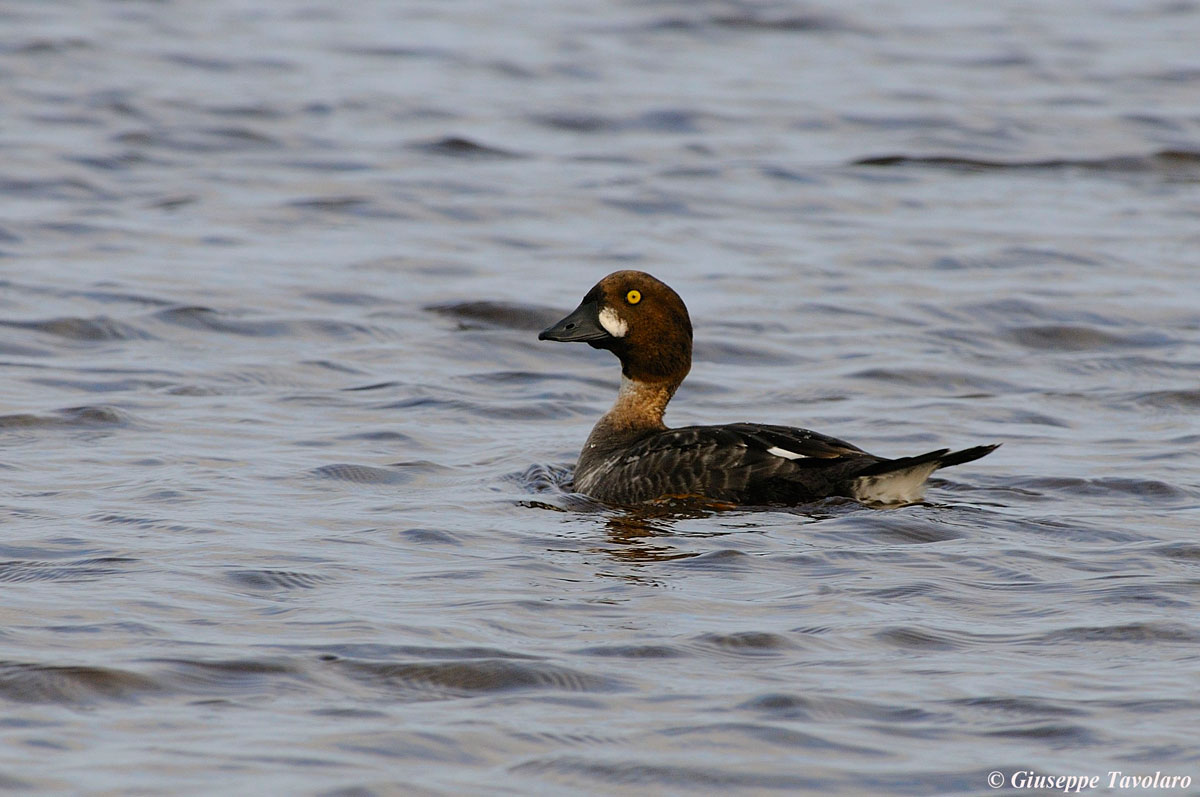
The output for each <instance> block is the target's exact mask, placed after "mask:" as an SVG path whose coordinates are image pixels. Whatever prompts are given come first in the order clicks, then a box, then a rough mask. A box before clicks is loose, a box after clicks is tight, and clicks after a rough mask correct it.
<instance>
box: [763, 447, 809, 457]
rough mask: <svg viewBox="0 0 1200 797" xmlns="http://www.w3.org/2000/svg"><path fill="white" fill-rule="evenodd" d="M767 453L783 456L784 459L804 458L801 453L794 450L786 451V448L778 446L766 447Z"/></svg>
mask: <svg viewBox="0 0 1200 797" xmlns="http://www.w3.org/2000/svg"><path fill="white" fill-rule="evenodd" d="M767 453H768V454H774V455H775V456H777V457H783V458H784V459H805V456H804V455H803V454H797V453H796V452H795V451H788V450H787V449H786V448H780V447H779V446H771V447H770V448H768V449H767Z"/></svg>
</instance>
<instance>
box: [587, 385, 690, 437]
mask: <svg viewBox="0 0 1200 797" xmlns="http://www.w3.org/2000/svg"><path fill="white" fill-rule="evenodd" d="M677 387H679V386H678V385H677V384H672V383H670V382H641V381H638V380H636V379H630V378H629V377H628V376H625V375H624V374H622V375H621V389H620V391H618V393H617V400H616V402H614V403H613V406H612V409H611V410H609V411H608V414H606V415H605V416H604V417H605V418H606V419H608V420H609V421H610V423H611V424H612V426H613V427H614V428H616V429H621V430H624V429H628V430H630V431H648V430H652V429H653V430H657V429H666V428H667V427H666V426H665V425H664V424H663V420H662V419H663V413H664V412H666V409H667V403H668V402H669V401H670V400H671V396H673V395H675V389H676V388H677Z"/></svg>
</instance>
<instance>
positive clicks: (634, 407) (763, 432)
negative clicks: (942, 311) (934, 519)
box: [538, 271, 996, 505]
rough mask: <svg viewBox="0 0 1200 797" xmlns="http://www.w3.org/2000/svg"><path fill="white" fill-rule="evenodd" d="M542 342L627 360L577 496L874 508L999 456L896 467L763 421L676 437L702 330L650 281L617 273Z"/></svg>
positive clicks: (931, 456)
mask: <svg viewBox="0 0 1200 797" xmlns="http://www.w3.org/2000/svg"><path fill="white" fill-rule="evenodd" d="M538 338H539V339H540V340H555V341H565V342H584V343H587V344H589V345H591V346H592V347H594V348H602V349H608V350H610V351H612V352H613V353H614V354H615V355H616V356H617V357H618V359H620V361H621V372H622V378H621V389H620V391H619V393H618V395H617V400H616V403H615V404H614V405H613V407H612V409H611V410H609V411H608V412H607V413H606V414H605V415H604V416H603V417H602V418H601V419H600V420H599V421H598V422H597V423H596V426H595V427H594V428H593V429H592V432H591V434H590V435H589V436H588V439H587V442H586V443H584V446H583V450H582V451H581V452H580V455H579V461H578V462H577V464H576V466H575V477H574V489H575V490H576V491H577V492H580V493H583V494H585V495H588V496H590V497H592V498H595V499H597V500H599V501H603V502H605V503H610V504H622V505H635V504H642V503H647V502H652V501H659V500H666V499H673V498H681V499H700V500H705V501H711V502H721V503H729V504H739V505H781V504H782V505H795V504H802V503H807V502H810V501H815V500H818V499H821V498H826V497H829V496H845V497H848V498H854V499H856V500H859V501H863V502H865V503H870V504H904V503H912V502H915V501H920V500H921V499H922V498H923V497H924V488H925V482H926V480H927V479H928V477H929V475H930V474H931V473H933V472H934V471H935V470H937V469H938V468H944V467H948V466H950V465H958V464H961V463H964V462H970V461H971V460H974V459H978V458H979V457H982V456H984V455H986V454H988V453H990V452H991V451H993V450H994V449H995V448H996V446H994V445H985V446H975V447H973V448H967V449H963V450H961V451H955V452H951V451H950V450H949V449H939V450H937V451H930V452H927V453H924V454H920V455H917V456H912V457H901V458H899V459H886V458H884V457H878V456H875V455H873V454H869V453H867V452H866V451H864V450H862V449H861V448H859V447H857V446H855V445H851V444H850V443H847V442H844V441H842V440H838V439H836V438H833V437H829V436H827V435H823V434H819V433H817V432H813V431H810V430H808V429H798V428H793V427H789V426H777V425H770V424H758V423H730V424H723V425H719V426H685V427H681V428H677V429H670V428H668V427H667V426H666V425H665V424H664V423H663V421H662V417H663V412H664V411H665V410H666V407H667V403H668V402H669V401H670V400H671V397H672V396H673V395H674V393H675V390H676V389H677V388H678V387H679V385H680V383H681V382H682V381H683V379H684V377H686V376H687V374H688V371H689V370H690V369H691V352H692V325H691V319H690V318H689V316H688V313H687V308H686V307H685V306H684V304H683V301H682V300H681V299H680V298H679V296H678V294H676V293H675V291H673V290H672V289H671V288H670V287H668V286H667V285H666V284H665V283H663V282H660V281H659V280H657V279H655V278H654V277H652V276H650V275H649V274H645V273H643V272H640V271H617V272H614V273H613V274H610V275H608V276H607V277H605V278H604V279H602V280H601V281H600V282H598V283H597V284H596V285H595V287H593V288H592V290H591V291H589V292H588V294H587V295H586V296H585V297H584V300H583V302H582V303H580V305H579V307H577V308H576V309H575V310H574V311H573V312H572V313H571V314H570V315H568V316H567V317H566V318H564V319H562V320H561V321H559V322H558V323H557V324H555V325H553V326H551V327H549V328H548V329H546V330H544V331H542V333H541V334H540V335H539V336H538Z"/></svg>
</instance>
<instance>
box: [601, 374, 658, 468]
mask: <svg viewBox="0 0 1200 797" xmlns="http://www.w3.org/2000/svg"><path fill="white" fill-rule="evenodd" d="M676 387H678V384H671V383H669V382H639V381H637V380H635V379H630V378H629V377H627V376H624V375H622V377H621V390H620V392H619V393H617V400H616V403H614V404H613V407H612V409H611V410H609V411H608V412H607V413H605V415H604V417H602V418H601V419H600V420H599V421H597V423H596V425H595V427H593V429H592V433H591V434H590V435H588V439H587V443H585V444H584V446H583V453H582V455H581V458H580V463H581V464H583V463H585V462H590V461H592V460H593V459H596V460H599V459H600V458H602V457H603V456H605V455H606V454H608V453H609V452H610V451H613V450H616V449H620V448H622V447H624V446H626V445H628V444H629V443H630V442H631V441H632V440H636V439H637V438H639V437H642V436H643V435H645V434H646V433H647V432H657V431H659V430H661V429H666V428H667V427H666V425H665V424H663V420H662V417H663V411H664V410H666V408H667V402H669V401H670V400H671V396H672V395H673V394H674V393H675V388H676Z"/></svg>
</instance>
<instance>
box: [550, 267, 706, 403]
mask: <svg viewBox="0 0 1200 797" xmlns="http://www.w3.org/2000/svg"><path fill="white" fill-rule="evenodd" d="M538 340H560V341H579V342H582V343H587V344H588V345H589V346H591V347H593V348H596V349H608V350H609V351H611V352H612V353H613V354H615V355H617V357H618V358H619V359H620V360H621V373H623V374H624V375H625V376H626V377H628V378H629V379H632V380H634V381H637V382H645V383H662V382H666V383H672V384H673V385H678V384H679V383H680V382H682V381H683V378H684V377H685V376H687V373H688V371H689V370H691V367H692V321H691V319H690V318H689V317H688V311H687V308H686V307H684V305H683V300H682V299H680V298H679V294H677V293H675V291H673V290H671V288H670V287H668V286H667V285H666V284H665V283H663V282H659V281H658V280H656V279H655V278H654V277H651V276H650V275H649V274H646V273H645V272H642V271H614V272H613V273H612V274H609V275H608V276H607V277H605V278H604V279H602V280H600V281H599V282H597V283H596V285H595V287H593V288H592V289H591V290H590V291H588V294H587V296H584V297H583V301H582V302H581V303H580V304H579V307H577V308H575V310H574V311H573V312H572V313H571V314H570V315H568V316H567V317H566V318H564V319H563V320H562V321H559V322H558V323H557V324H555V325H554V326H552V327H550V328H549V329H545V330H543V331H542V333H541V334H540V335H538Z"/></svg>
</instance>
